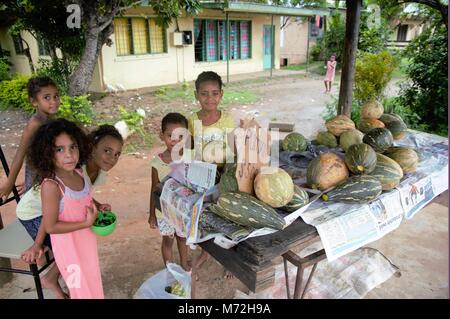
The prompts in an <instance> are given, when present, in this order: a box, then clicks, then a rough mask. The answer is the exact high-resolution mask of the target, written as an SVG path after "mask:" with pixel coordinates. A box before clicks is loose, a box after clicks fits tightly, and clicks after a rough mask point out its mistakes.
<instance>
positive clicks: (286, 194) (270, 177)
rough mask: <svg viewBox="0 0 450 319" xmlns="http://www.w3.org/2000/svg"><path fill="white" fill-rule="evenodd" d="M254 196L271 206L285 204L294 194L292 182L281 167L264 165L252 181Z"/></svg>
mask: <svg viewBox="0 0 450 319" xmlns="http://www.w3.org/2000/svg"><path fill="white" fill-rule="evenodd" d="M253 186H254V188H255V194H256V197H257V198H258V199H259V200H261V201H263V202H264V203H266V204H268V205H270V206H272V207H282V206H285V205H286V204H287V203H289V202H290V201H291V200H292V197H293V196H294V182H293V181H292V178H291V176H289V174H288V173H286V171H285V170H283V169H281V168H273V167H264V168H263V169H262V170H261V171H260V172H259V173H258V174H257V175H256V177H255V180H254V182H253Z"/></svg>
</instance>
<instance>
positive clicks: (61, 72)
mask: <svg viewBox="0 0 450 319" xmlns="http://www.w3.org/2000/svg"><path fill="white" fill-rule="evenodd" d="M74 67H75V65H74V63H73V62H72V63H66V62H64V61H62V60H60V59H54V60H47V59H40V60H39V68H38V71H37V75H39V76H48V77H50V78H51V79H52V80H53V81H55V83H56V85H57V86H58V90H59V92H60V94H61V95H66V94H67V93H68V92H69V76H70V74H71V73H72V72H73V70H74Z"/></svg>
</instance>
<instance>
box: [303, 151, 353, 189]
mask: <svg viewBox="0 0 450 319" xmlns="http://www.w3.org/2000/svg"><path fill="white" fill-rule="evenodd" d="M347 177H348V169H347V166H346V165H345V163H344V161H343V160H342V159H341V158H340V157H339V156H337V155H336V154H334V153H323V154H321V155H319V156H317V157H315V158H314V159H313V160H311V162H309V164H308V169H307V171H306V180H307V184H308V185H309V186H310V187H311V188H318V189H321V190H325V189H327V188H330V187H332V186H335V185H337V184H339V183H341V182H343V181H345V180H346V179H347Z"/></svg>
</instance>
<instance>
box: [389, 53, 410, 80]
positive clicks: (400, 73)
mask: <svg viewBox="0 0 450 319" xmlns="http://www.w3.org/2000/svg"><path fill="white" fill-rule="evenodd" d="M408 65H409V61H408V59H407V58H402V59H401V60H400V63H399V65H398V66H397V67H396V68H395V69H394V71H393V72H392V78H393V79H404V78H406V72H405V69H406V67H407V66H408Z"/></svg>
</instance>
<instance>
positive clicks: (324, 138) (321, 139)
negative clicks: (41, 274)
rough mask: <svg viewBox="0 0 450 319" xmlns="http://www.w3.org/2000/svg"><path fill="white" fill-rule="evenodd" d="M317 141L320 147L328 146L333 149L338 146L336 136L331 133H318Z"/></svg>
mask: <svg viewBox="0 0 450 319" xmlns="http://www.w3.org/2000/svg"><path fill="white" fill-rule="evenodd" d="M316 141H317V143H319V144H320V145H325V146H328V147H331V148H333V147H336V146H337V139H336V136H334V135H333V134H331V133H330V132H319V133H317V137H316Z"/></svg>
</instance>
